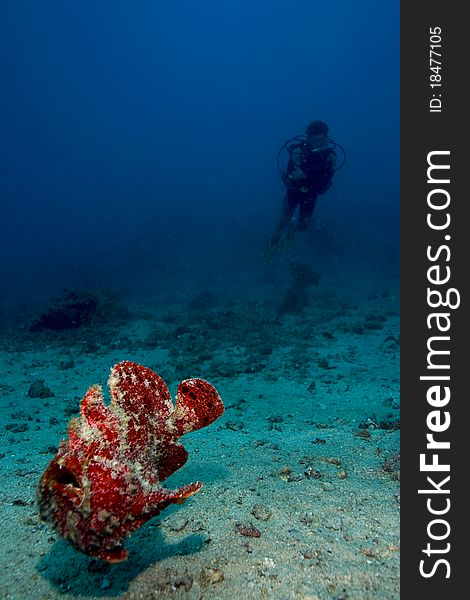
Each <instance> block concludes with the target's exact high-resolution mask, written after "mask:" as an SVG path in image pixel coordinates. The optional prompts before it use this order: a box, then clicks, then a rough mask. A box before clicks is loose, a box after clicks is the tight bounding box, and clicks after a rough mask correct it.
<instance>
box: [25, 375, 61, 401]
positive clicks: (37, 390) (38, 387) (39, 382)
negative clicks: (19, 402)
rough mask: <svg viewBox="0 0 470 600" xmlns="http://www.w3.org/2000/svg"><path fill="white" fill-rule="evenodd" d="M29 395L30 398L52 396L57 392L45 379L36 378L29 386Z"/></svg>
mask: <svg viewBox="0 0 470 600" xmlns="http://www.w3.org/2000/svg"><path fill="white" fill-rule="evenodd" d="M27 396H29V398H52V397H53V396H55V394H54V392H53V391H52V390H50V389H49V387H48V386H47V385H46V384H45V383H44V379H36V380H35V381H33V383H32V384H31V385H30V386H29V389H28V393H27Z"/></svg>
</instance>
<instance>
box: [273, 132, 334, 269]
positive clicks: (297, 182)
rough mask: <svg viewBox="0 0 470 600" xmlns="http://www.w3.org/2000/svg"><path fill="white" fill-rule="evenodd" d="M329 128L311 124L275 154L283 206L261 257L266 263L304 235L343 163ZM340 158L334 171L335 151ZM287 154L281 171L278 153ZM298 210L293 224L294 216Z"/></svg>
mask: <svg viewBox="0 0 470 600" xmlns="http://www.w3.org/2000/svg"><path fill="white" fill-rule="evenodd" d="M328 130H329V128H328V125H327V124H326V123H324V122H323V121H312V123H310V125H309V126H308V127H307V129H306V132H305V133H306V135H305V136H297V137H295V138H291V139H289V140H287V142H286V143H285V144H284V145H283V146H282V147H281V149H280V150H279V153H278V167H279V170H280V171H281V176H282V181H283V182H284V185H285V186H286V192H285V195H284V204H283V207H282V213H281V216H280V218H279V221H278V223H277V225H276V228H275V230H274V233H273V235H272V236H271V238H270V240H269V241H268V243H267V244H266V248H265V251H264V256H265V258H266V259H267V260H269V259H270V258H271V257H272V256H273V255H274V254H275V252H276V250H277V249H278V248H279V247H280V245H281V238H282V236H283V233H284V231H285V237H284V239H283V240H282V245H283V246H285V247H286V248H289V247H290V246H291V245H292V243H293V242H294V237H295V234H296V232H297V231H305V230H306V229H307V227H308V223H309V221H310V218H311V216H312V213H313V210H314V208H315V204H316V202H317V198H318V196H319V195H321V194H324V193H325V192H326V191H327V190H328V189H329V188H330V186H331V183H332V180H333V175H334V173H335V172H336V171H338V170H339V169H340V168H341V167H342V166H343V165H344V162H345V159H346V154H345V151H344V149H343V148H342V146H340V145H339V144H337V143H336V142H334V141H333V140H331V139H330V138H329V137H328ZM336 148H339V149H340V150H341V152H342V154H343V156H342V161H341V164H340V165H339V166H338V167H337V166H336V161H337V155H336V151H335V149H336ZM283 150H287V152H288V154H289V162H288V163H287V167H286V168H285V169H282V168H281V166H280V164H279V158H280V155H281V152H282V151H283ZM296 209H298V216H297V219H296V222H294V221H293V216H294V213H295V211H296Z"/></svg>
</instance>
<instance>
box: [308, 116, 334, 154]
mask: <svg viewBox="0 0 470 600" xmlns="http://www.w3.org/2000/svg"><path fill="white" fill-rule="evenodd" d="M328 130H329V127H328V125H327V124H326V123H324V122H323V121H312V122H311V123H310V125H309V126H308V127H307V129H306V131H305V133H306V134H307V143H308V144H309V146H311V147H312V148H321V147H323V146H327V145H328Z"/></svg>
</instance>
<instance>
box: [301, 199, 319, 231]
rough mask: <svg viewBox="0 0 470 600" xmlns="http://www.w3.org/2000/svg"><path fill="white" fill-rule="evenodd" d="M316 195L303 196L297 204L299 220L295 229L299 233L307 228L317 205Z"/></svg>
mask: <svg viewBox="0 0 470 600" xmlns="http://www.w3.org/2000/svg"><path fill="white" fill-rule="evenodd" d="M317 198H318V194H312V193H308V194H304V195H303V198H302V200H301V202H300V204H299V220H298V224H297V228H298V230H299V231H305V230H306V229H307V227H308V224H309V221H310V219H311V217H312V214H313V211H314V209H315V204H316V203H317Z"/></svg>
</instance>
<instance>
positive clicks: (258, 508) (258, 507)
mask: <svg viewBox="0 0 470 600" xmlns="http://www.w3.org/2000/svg"><path fill="white" fill-rule="evenodd" d="M251 514H252V515H253V516H254V517H255V519H258V521H267V520H268V519H270V518H271V517H272V515H273V513H272V512H271V511H270V510H269V508H268V507H267V506H264V505H263V504H255V505H254V506H253V508H252V509H251Z"/></svg>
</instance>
